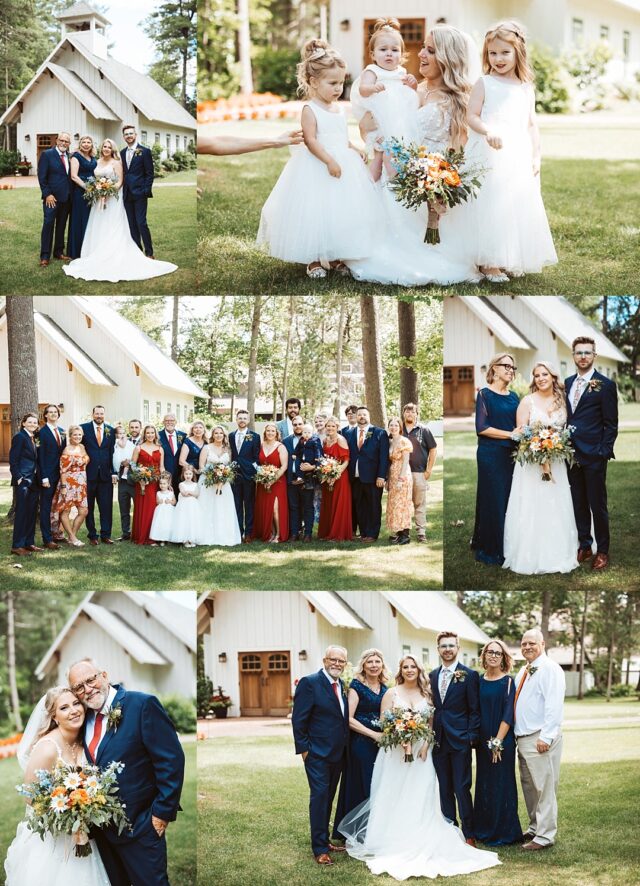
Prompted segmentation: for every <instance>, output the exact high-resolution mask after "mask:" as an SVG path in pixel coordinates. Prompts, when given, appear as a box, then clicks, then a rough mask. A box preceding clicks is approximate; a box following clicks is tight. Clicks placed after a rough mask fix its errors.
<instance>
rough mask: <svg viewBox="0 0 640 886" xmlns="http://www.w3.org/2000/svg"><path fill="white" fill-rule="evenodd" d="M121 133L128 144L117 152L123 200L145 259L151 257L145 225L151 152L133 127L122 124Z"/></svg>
mask: <svg viewBox="0 0 640 886" xmlns="http://www.w3.org/2000/svg"><path fill="white" fill-rule="evenodd" d="M122 135H123V136H124V140H125V141H126V143H127V147H126V148H123V149H122V151H121V152H120V156H121V158H122V167H123V170H124V182H123V185H122V199H123V200H124V208H125V212H126V213H127V221H128V222H129V231H130V232H131V239H132V240H133V242H134V243H135V244H136V246H137V247H138V249H142V248H143V246H144V254H145V255H146V256H148V258H153V257H154V255H153V244H152V242H151V232H150V231H149V225H148V224H147V200H150V199H151V198H152V197H153V194H152V192H151V188H152V185H153V155H152V154H151V151H150V150H149V148H146V147H145V146H144V145H141V144H139V143H138V133H137V132H136V128H135V126H131V125H130V124H126V125H125V126H123V127H122Z"/></svg>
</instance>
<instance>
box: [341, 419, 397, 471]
mask: <svg viewBox="0 0 640 886" xmlns="http://www.w3.org/2000/svg"><path fill="white" fill-rule="evenodd" d="M343 436H344V438H345V440H346V441H347V443H348V444H349V478H350V479H351V480H354V479H355V476H356V464H357V465H358V477H359V479H360V481H361V482H362V483H375V482H376V479H378V477H380V478H381V479H383V480H386V479H387V471H388V469H389V435H388V434H387V432H386V431H385V430H384V429H383V428H376V427H374V426H373V425H371V427H370V428H369V430H368V431H367V433H366V435H365V438H364V443H363V444H362V448H361V449H358V428H351V429H349V430H347V431H346V432H345V433H344V435H343Z"/></svg>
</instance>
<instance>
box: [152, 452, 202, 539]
mask: <svg viewBox="0 0 640 886" xmlns="http://www.w3.org/2000/svg"><path fill="white" fill-rule="evenodd" d="M178 490H179V495H178V504H177V505H176V507H175V510H174V512H173V526H172V528H171V537H170V538H169V541H173V542H177V543H178V544H183V545H184V546H185V548H195V546H196V543H197V542H196V540H197V538H198V536H199V534H200V522H201V519H202V518H201V514H200V508H199V506H198V495H199V494H200V487H199V486H198V484H197V483H196V482H195V471H194V470H193V468H192V467H191V465H185V466H184V467H183V469H182V482H181V483H180V485H179V486H178ZM154 517H155V513H154Z"/></svg>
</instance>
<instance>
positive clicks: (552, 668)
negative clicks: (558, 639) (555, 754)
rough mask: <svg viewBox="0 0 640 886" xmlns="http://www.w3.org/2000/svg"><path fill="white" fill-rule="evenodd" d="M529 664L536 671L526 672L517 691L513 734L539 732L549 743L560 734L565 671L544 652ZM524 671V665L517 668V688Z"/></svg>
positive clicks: (542, 738)
mask: <svg viewBox="0 0 640 886" xmlns="http://www.w3.org/2000/svg"><path fill="white" fill-rule="evenodd" d="M531 667H532V668H537V670H536V672H535V674H529V676H528V677H527V679H526V680H525V681H524V683H523V685H522V689H521V690H520V695H519V696H518V702H517V704H516V722H515V726H514V730H513V731H514V733H515V735H516V736H518V735H531V734H532V733H533V732H538V731H539V732H540V741H544V742H545V743H546V744H551V742H552V741H553V740H554V739H555V738H557V737H558V735H559V734H560V729H561V726H562V713H563V706H564V693H565V679H564V672H563V670H562V668H561V667H560V665H559V664H556V662H555V661H552V660H551V659H550V658H549V656H548V655H546V654H545V653H544V652H543V653H542V655H539V656H538V657H537V658H536V660H535V661H532V662H531ZM524 672H525V668H524V667H523V668H520V671H519V673H518V676H517V677H516V691H517V689H518V686H519V685H520V680H521V679H522V675H523V674H524Z"/></svg>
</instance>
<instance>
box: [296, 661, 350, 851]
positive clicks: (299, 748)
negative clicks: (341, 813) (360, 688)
mask: <svg viewBox="0 0 640 886" xmlns="http://www.w3.org/2000/svg"><path fill="white" fill-rule="evenodd" d="M346 664H347V650H346V649H345V648H344V647H343V646H329V647H328V648H327V650H326V652H325V654H324V658H323V659H322V665H323V666H322V668H320V670H319V671H318V672H317V673H315V674H310V675H309V676H308V677H302V678H301V680H300V682H299V683H298V685H297V687H296V692H295V696H294V699H293V711H292V717H291V723H292V726H293V738H294V741H295V746H296V754H300V755H301V756H302V760H303V762H304V768H305V772H306V774H307V781H308V782H309V791H310V798H309V821H310V824H311V848H312V850H313V854H314V857H315V860H316V861H317V862H318V864H321V865H331V864H333V861H332V860H331V855H330V854H329V853H330V852H344V846H335V845H333V844H332V843H331V842H330V840H329V818H330V816H331V806H332V805H333V799H334V797H335V794H336V790H337V788H338V782H339V781H340V776H341V774H342V770H343V767H344V762H345V754H346V749H347V742H348V740H349V706H348V704H347V697H346V695H345V692H344V686H343V685H342V681H341V680H340V677H341V675H342V672H343V671H344V669H345V666H346Z"/></svg>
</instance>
